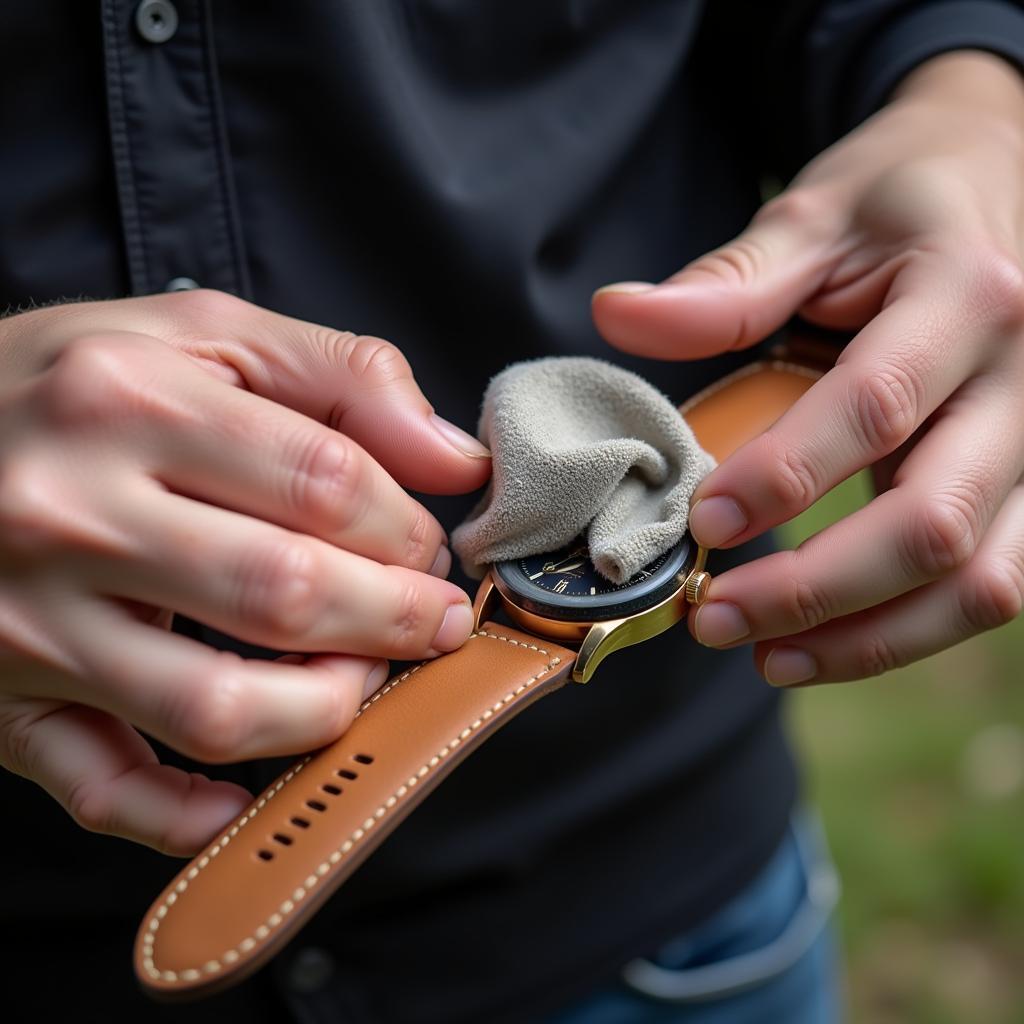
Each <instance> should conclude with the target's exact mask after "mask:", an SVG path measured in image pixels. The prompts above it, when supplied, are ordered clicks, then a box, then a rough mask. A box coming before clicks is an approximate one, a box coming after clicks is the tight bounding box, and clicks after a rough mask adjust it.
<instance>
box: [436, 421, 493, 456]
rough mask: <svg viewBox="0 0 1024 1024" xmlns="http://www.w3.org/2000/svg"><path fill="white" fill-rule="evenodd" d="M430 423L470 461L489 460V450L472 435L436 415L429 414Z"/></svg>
mask: <svg viewBox="0 0 1024 1024" xmlns="http://www.w3.org/2000/svg"><path fill="white" fill-rule="evenodd" d="M430 421H431V423H433V424H434V427H435V428H436V429H437V431H438V433H439V434H441V436H442V437H443V438H444V439H445V440H446V441H447V442H448V443H449V444H450V445H452V446H453V447H455V448H457V449H458V450H459V451H460V452H461V453H462V454H463V455H468V456H469V457H470V458H471V459H489V458H490V457H491V450H490V448H487V447H486V446H485V445H482V444H481V443H480V442H479V441H478V440H477V439H476V438H475V437H474V436H473V435H472V434H467V433H466V432H465V431H464V430H463V429H462V428H461V427H457V426H455V424H454V423H449V422H448V421H447V420H446V419H443V418H442V417H440V416H438V415H437V413H432V414H431V416H430Z"/></svg>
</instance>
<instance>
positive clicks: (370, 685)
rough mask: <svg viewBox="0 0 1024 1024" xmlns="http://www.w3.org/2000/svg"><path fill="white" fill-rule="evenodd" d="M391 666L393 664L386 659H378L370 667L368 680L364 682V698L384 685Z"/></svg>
mask: <svg viewBox="0 0 1024 1024" xmlns="http://www.w3.org/2000/svg"><path fill="white" fill-rule="evenodd" d="M390 668H391V666H390V665H388V663H387V662H386V661H378V662H377V664H376V665H374V666H373V668H372V669H370V674H369V675H368V676H367V677H366V682H365V683H363V700H366V699H367V698H368V697H369V696H370V695H371V694H374V693H376V692H377V691H378V690H379V689H380V688H381V687H382V686H383V685H384V682H385V680H386V679H387V678H388V672H389V671H390Z"/></svg>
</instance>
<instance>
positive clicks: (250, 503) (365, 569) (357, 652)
mask: <svg viewBox="0 0 1024 1024" xmlns="http://www.w3.org/2000/svg"><path fill="white" fill-rule="evenodd" d="M487 456H488V453H487V450H486V449H485V448H483V447H482V446H481V445H480V444H479V443H478V442H476V441H475V440H474V439H473V438H471V437H470V436H469V435H468V434H464V433H463V432H462V431H460V430H459V429H458V428H457V427H454V426H452V425H451V424H448V423H447V422H446V421H444V420H441V419H440V417H437V416H435V415H434V414H433V409H432V408H431V406H430V404H429V403H428V402H427V400H426V398H424V396H423V394H422V393H421V392H420V390H419V388H418V387H417V386H416V383H415V382H414V380H413V378H412V373H411V371H410V369H409V365H408V363H407V362H406V361H405V359H404V358H403V357H402V355H401V353H399V352H398V350H397V349H396V348H394V346H392V345H390V344H388V343H387V342H384V341H381V340H380V339H377V338H366V337H356V336H353V335H351V334H346V333H341V332H337V331H333V330H330V329H328V328H326V327H319V326H317V325H314V324H309V323H304V322H301V321H298V320H293V319H290V318H288V317H284V316H281V315H278V314H275V313H271V312H268V311H266V310H263V309H260V308H258V307H256V306H253V305H250V304H249V303H246V302H243V301H241V300H239V299H235V298H233V297H231V296H229V295H225V294H222V293H219V292H210V291H195V292H185V293H179V294H173V295H158V296H151V297H147V298H142V299H125V300H120V301H115V302H89V303H75V304H69V305H64V306H56V307H49V308H45V309H40V310H35V311H32V312H29V313H22V314H20V315H18V316H14V317H10V318H8V319H6V320H0V764H2V765H3V766H4V767H5V768H7V769H9V770H11V771H13V772H16V773H17V774H20V775H23V776H25V777H27V778H29V779H32V780H33V781H35V782H37V783H38V784H39V785H41V786H42V787H43V788H45V789H46V790H47V791H48V792H49V793H50V794H51V795H52V796H54V797H55V798H56V799H57V800H58V801H60V803H61V804H63V805H64V807H65V808H66V809H67V810H68V811H69V812H70V814H71V815H72V816H73V817H74V819H75V820H76V821H77V822H78V823H79V824H80V825H82V826H83V827H85V828H88V829H91V830H93V831H98V832H105V833H109V834H112V835H119V836H124V837H127V838H130V839H133V840H135V841H137V842H141V843H144V844H146V845H149V846H152V847H154V848H156V849H159V850H162V851H164V852H167V853H173V854H178V855H187V854H192V853H194V852H196V851H197V850H198V849H200V848H201V847H202V845H203V844H204V843H205V842H206V841H207V840H208V839H210V838H211V837H212V836H213V835H214V834H216V832H217V831H218V830H219V829H220V828H221V827H223V825H224V824H225V823H226V822H227V821H229V820H230V819H231V818H232V817H233V816H235V815H236V814H237V813H239V812H240V811H241V810H242V808H243V807H244V806H245V805H246V804H247V803H248V802H249V800H250V799H251V798H250V795H249V794H248V793H247V792H246V791H245V790H244V789H242V788H241V787H239V786H235V785H233V784H230V783H227V782H215V781H212V780H210V779H208V778H207V777H205V776H203V775H197V774H191V775H190V774H187V773H185V772H182V771H180V770H179V769H177V768H173V767H171V766H168V765H161V764H159V763H158V761H157V758H156V755H155V754H154V752H153V750H152V748H151V747H150V745H149V743H147V741H146V740H145V739H144V738H143V737H142V736H141V735H140V734H139V732H137V731H136V727H137V728H138V729H140V730H143V731H144V732H146V733H148V734H150V735H151V736H153V737H156V738H157V739H159V740H160V741H162V742H163V743H166V744H167V745H168V746H170V747H172V748H174V749H176V750H178V751H180V752H182V753H184V754H186V755H188V756H190V757H193V758H195V759H197V760H200V761H204V762H208V763H220V762H228V761H239V760H244V759H248V758H256V757H269V756H274V755H282V754H293V753H296V752H298V751H302V750H309V749H312V748H315V747H318V746H321V745H323V744H326V743H328V742H330V741H332V740H334V739H335V738H337V736H339V735H340V734H341V733H342V732H344V730H345V729H346V728H347V727H348V725H349V724H350V723H351V721H352V718H353V716H354V715H355V712H356V710H357V709H358V707H359V705H360V703H361V702H362V701H363V700H364V699H365V698H366V697H367V696H368V695H369V694H370V693H372V692H373V690H375V689H376V688H377V687H378V686H380V684H381V683H382V682H383V681H384V679H385V677H386V673H387V662H386V661H383V660H382V659H384V658H389V657H395V658H402V659H412V658H429V657H433V656H435V655H437V654H439V653H441V652H445V651H450V650H454V649H456V648H457V647H459V646H461V645H462V644H463V643H464V642H465V641H466V639H467V637H468V636H469V633H470V630H471V614H470V608H469V604H470V602H469V598H468V597H467V595H466V594H465V593H464V592H463V591H462V590H461V589H459V588H458V587H456V586H455V585H453V584H451V583H449V582H447V580H446V579H445V578H444V577H445V576H447V573H448V569H449V567H450V564H451V559H450V556H449V554H448V550H447V546H446V537H445V534H444V531H443V530H442V529H441V526H440V525H439V524H438V523H437V522H436V520H435V519H434V518H433V517H432V516H431V515H430V514H429V513H428V512H427V511H426V510H425V509H424V508H423V506H422V505H421V504H420V503H418V502H417V501H415V500H414V499H413V498H411V497H410V496H409V495H408V494H407V493H406V492H405V491H404V490H403V489H402V486H400V485H403V486H406V487H410V488H413V489H416V490H420V491H430V492H433V493H449V494H455V493H462V492H466V491H470V490H474V489H476V488H477V487H479V486H480V485H481V484H482V483H483V482H484V481H485V480H486V478H487V476H488V474H489V472H490V460H489V458H488V457H487ZM396 481H397V482H396ZM174 612H180V613H182V614H184V615H187V616H189V617H192V618H195V619H197V620H199V621H202V622H204V623H207V624H209V625H210V626H213V627H214V628H216V629H219V630H223V631H225V632H227V633H230V634H232V635H234V636H236V637H239V638H240V639H242V640H246V641H249V642H252V643H255V644H261V645H265V646H269V647H274V648H278V649H282V650H291V651H304V652H310V653H309V654H307V655H298V654H295V655H287V656H285V657H283V658H281V659H279V660H276V661H262V660H245V659H243V658H241V657H239V656H238V655H236V654H233V653H230V652H226V651H217V650H214V649H212V648H209V647H207V646H205V645H203V644H200V643H197V642H195V641H193V640H190V639H188V638H186V637H184V636H180V635H177V634H174V633H171V632H170V631H169V630H170V624H171V619H172V617H173V614H174Z"/></svg>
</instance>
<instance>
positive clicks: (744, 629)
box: [693, 601, 750, 647]
mask: <svg viewBox="0 0 1024 1024" xmlns="http://www.w3.org/2000/svg"><path fill="white" fill-rule="evenodd" d="M693 630H694V632H695V633H696V634H697V639H698V641H700V643H702V644H704V645H705V646H707V647H720V646H721V645H722V644H731V643H733V642H735V641H736V640H742V639H743V638H744V637H745V636H749V635H750V625H749V624H748V623H747V620H746V619H745V618H744V617H743V612H741V611H740V610H739V608H737V607H736V605H734V604H730V603H729V602H728V601H709V602H708V603H707V604H703V605H701V606H700V608H698V609H697V616H696V618H695V619H694V623H693Z"/></svg>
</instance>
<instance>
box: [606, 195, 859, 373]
mask: <svg viewBox="0 0 1024 1024" xmlns="http://www.w3.org/2000/svg"><path fill="white" fill-rule="evenodd" d="M841 227H842V225H841V224H840V223H839V222H838V220H837V218H836V215H835V212H834V209H833V206H832V203H831V201H830V200H828V198H827V197H825V196H819V195H818V194H816V193H813V192H810V191H806V190H790V191H788V192H785V193H783V194H782V195H781V196H779V197H778V198H777V199H775V200H773V201H771V202H769V203H767V204H765V206H763V207H762V208H761V210H760V211H759V213H758V214H757V216H756V217H755V218H754V220H753V221H752V222H751V224H750V226H749V227H748V228H747V230H746V231H744V232H743V234H741V235H740V236H739V237H737V238H735V239H733V241H731V242H729V243H727V244H726V245H724V246H722V247H721V248H720V249H716V250H715V251H714V252H711V253H708V254H707V255H706V256H702V257H701V258H700V259H698V260H696V261H694V262H693V263H691V264H689V265H688V266H687V267H685V268H684V269H683V270H681V271H680V272H679V273H678V274H674V275H673V276H672V277H670V278H668V280H666V281H664V282H662V283H661V284H659V285H656V286H653V285H644V284H642V283H632V282H626V283H624V284H622V285H610V286H607V287H605V288H601V289H599V290H598V291H597V292H596V293H595V294H594V298H593V316H594V323H595V324H596V325H597V329H598V330H599V331H600V332H601V334H602V336H603V337H604V338H605V340H606V341H608V342H610V343H611V344H612V345H614V346H615V347H616V348H620V349H623V350H624V351H626V352H632V353H635V354H637V355H643V356H654V357H656V358H659V359H699V358H703V357H706V356H712V355H717V354H719V353H721V352H727V351H730V350H732V349H737V348H746V347H747V346H749V345H753V344H754V343H756V342H758V341H761V340H762V339H763V338H765V337H766V336H767V335H768V334H770V333H771V332H772V331H774V330H776V329H777V328H778V327H781V326H782V324H784V323H785V322H786V321H787V320H788V319H789V318H790V317H791V316H792V315H793V314H794V313H795V312H796V310H797V309H798V308H800V306H802V305H803V304H804V302H805V301H806V300H807V299H808V298H809V297H810V296H812V295H813V294H814V293H815V292H816V291H817V290H818V289H819V288H820V287H821V285H822V283H823V282H824V281H825V279H826V278H827V277H828V275H829V273H830V272H831V270H832V268H833V267H834V266H835V265H836V263H838V262H839V260H841V259H842V256H843V254H844V253H843V251H842V249H841V248H840V247H839V243H838V238H839V235H840V230H841Z"/></svg>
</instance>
